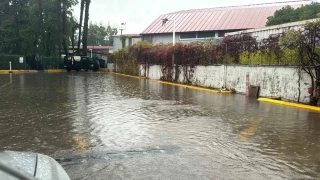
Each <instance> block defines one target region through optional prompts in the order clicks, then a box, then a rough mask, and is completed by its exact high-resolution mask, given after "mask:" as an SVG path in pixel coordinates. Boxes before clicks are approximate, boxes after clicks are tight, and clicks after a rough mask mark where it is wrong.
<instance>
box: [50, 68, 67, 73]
mask: <svg viewBox="0 0 320 180" xmlns="http://www.w3.org/2000/svg"><path fill="white" fill-rule="evenodd" d="M47 71H48V73H61V72H67V70H66V69H48V70H47Z"/></svg>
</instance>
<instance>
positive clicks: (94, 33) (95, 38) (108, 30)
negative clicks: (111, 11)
mask: <svg viewBox="0 0 320 180" xmlns="http://www.w3.org/2000/svg"><path fill="white" fill-rule="evenodd" d="M117 34H118V30H117V28H113V27H111V26H110V24H109V25H104V24H103V23H100V24H96V23H90V25H89V30H88V45H89V46H112V45H113V38H112V36H113V35H117Z"/></svg>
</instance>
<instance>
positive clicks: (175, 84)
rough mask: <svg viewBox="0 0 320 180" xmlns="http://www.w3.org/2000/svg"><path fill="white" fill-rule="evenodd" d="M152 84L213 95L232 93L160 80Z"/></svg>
mask: <svg viewBox="0 0 320 180" xmlns="http://www.w3.org/2000/svg"><path fill="white" fill-rule="evenodd" d="M153 82H158V83H162V84H168V85H172V86H179V87H184V88H189V89H195V90H199V91H208V92H213V93H232V91H223V90H214V89H208V88H203V87H198V86H190V85H185V84H178V83H172V82H167V81H160V80H153Z"/></svg>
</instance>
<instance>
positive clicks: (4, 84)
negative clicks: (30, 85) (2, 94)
mask: <svg viewBox="0 0 320 180" xmlns="http://www.w3.org/2000/svg"><path fill="white" fill-rule="evenodd" d="M11 83H12V82H8V83H6V84H4V85H2V86H1V87H0V88H4V87H6V86H8V85H10V84H11Z"/></svg>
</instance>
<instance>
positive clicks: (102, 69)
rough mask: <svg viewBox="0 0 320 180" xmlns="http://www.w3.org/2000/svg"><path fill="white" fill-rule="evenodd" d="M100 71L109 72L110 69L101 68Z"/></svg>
mask: <svg viewBox="0 0 320 180" xmlns="http://www.w3.org/2000/svg"><path fill="white" fill-rule="evenodd" d="M99 71H103V72H108V71H109V70H108V68H99Z"/></svg>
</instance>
